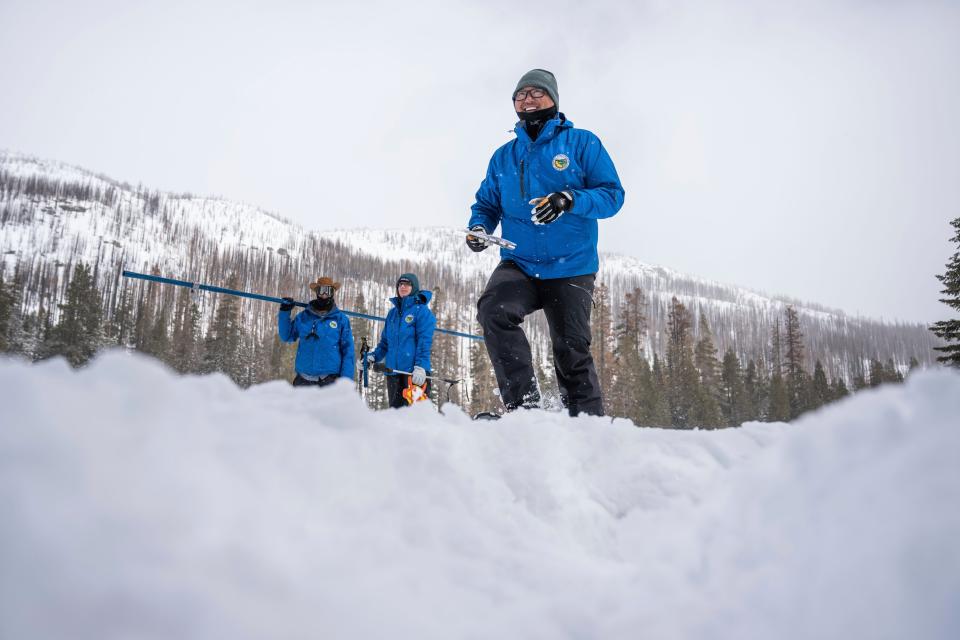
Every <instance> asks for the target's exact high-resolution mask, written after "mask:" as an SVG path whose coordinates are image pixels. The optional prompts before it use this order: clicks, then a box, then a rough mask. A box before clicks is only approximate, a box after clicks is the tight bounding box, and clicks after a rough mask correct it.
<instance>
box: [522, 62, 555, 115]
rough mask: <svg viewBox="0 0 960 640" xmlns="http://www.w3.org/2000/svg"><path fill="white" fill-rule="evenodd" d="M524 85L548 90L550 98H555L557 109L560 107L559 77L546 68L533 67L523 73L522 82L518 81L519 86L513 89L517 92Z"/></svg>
mask: <svg viewBox="0 0 960 640" xmlns="http://www.w3.org/2000/svg"><path fill="white" fill-rule="evenodd" d="M524 87H539V88H541V89H543V90H544V91H546V92H547V95H548V96H550V99H551V100H553V103H554V104H555V105H557V109H559V108H560V92H559V91H558V90H557V79H556V78H555V77H554V76H553V74H552V73H550V72H549V71H547V70H546V69H531V70H530V71H527V72H526V73H525V74H523V77H522V78H520V82H518V83H517V88H516V89H514V90H513V93H514V94H516V93H517V91H520V89H523V88H524Z"/></svg>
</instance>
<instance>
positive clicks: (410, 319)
mask: <svg viewBox="0 0 960 640" xmlns="http://www.w3.org/2000/svg"><path fill="white" fill-rule="evenodd" d="M404 321H405V322H406V323H407V324H410V323H411V322H413V314H412V313H411V314H410V315H408V316H407V317H406V318H404Z"/></svg>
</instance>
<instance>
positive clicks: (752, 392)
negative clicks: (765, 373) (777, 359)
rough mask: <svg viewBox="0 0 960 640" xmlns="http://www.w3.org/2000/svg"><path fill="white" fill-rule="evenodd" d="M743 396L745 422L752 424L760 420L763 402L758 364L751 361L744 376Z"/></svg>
mask: <svg viewBox="0 0 960 640" xmlns="http://www.w3.org/2000/svg"><path fill="white" fill-rule="evenodd" d="M743 394H744V398H745V402H744V415H743V420H744V422H752V421H756V420H759V419H760V408H761V407H762V406H763V401H762V383H761V381H760V379H759V376H758V371H757V363H756V362H754V361H753V360H750V361H749V362H748V363H747V370H746V372H745V373H744V374H743Z"/></svg>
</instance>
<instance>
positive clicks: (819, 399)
mask: <svg viewBox="0 0 960 640" xmlns="http://www.w3.org/2000/svg"><path fill="white" fill-rule="evenodd" d="M831 396H832V393H831V391H830V383H829V382H827V372H826V371H824V370H823V365H822V364H820V361H819V360H817V362H816V364H815V365H814V366H813V393H812V402H811V403H810V408H811V409H819V408H820V407H822V406H823V405H825V404H827V403H829V402H830V400H831V399H832V397H831Z"/></svg>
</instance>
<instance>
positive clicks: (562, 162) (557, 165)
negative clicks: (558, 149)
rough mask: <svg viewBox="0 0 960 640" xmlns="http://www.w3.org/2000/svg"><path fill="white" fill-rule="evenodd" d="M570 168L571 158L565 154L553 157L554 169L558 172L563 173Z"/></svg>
mask: <svg viewBox="0 0 960 640" xmlns="http://www.w3.org/2000/svg"><path fill="white" fill-rule="evenodd" d="M569 166H570V158H568V157H567V156H566V155H565V154H562V153H558V154H557V155H555V156H553V168H554V169H556V170H557V171H563V170H564V169H566V168H567V167H569Z"/></svg>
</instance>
